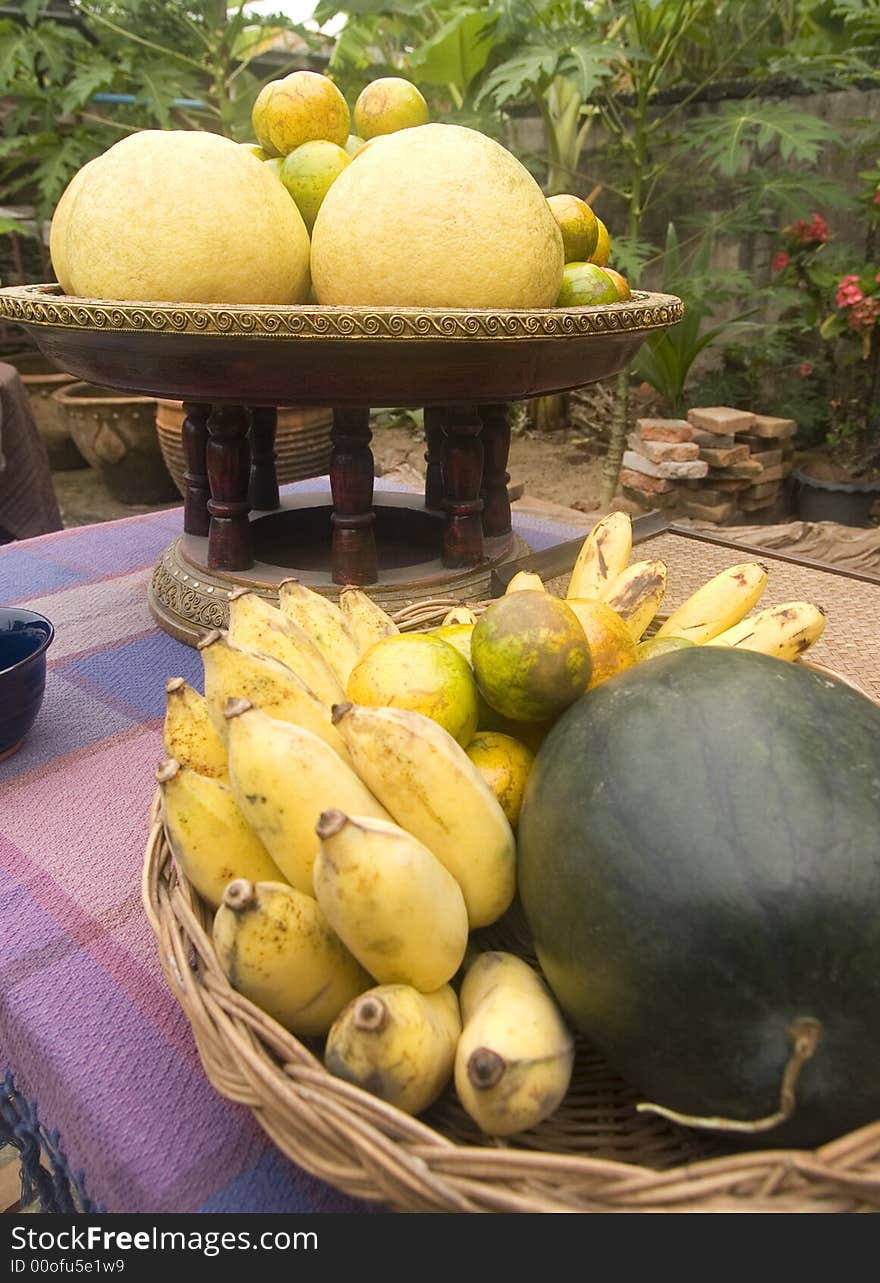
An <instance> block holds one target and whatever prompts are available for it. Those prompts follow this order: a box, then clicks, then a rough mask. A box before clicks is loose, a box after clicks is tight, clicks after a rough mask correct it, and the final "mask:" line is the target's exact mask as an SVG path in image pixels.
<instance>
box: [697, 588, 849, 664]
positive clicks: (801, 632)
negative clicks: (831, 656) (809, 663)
mask: <svg viewBox="0 0 880 1283" xmlns="http://www.w3.org/2000/svg"><path fill="white" fill-rule="evenodd" d="M824 631H825V612H824V610H823V609H822V607H821V606H813V605H812V604H811V603H810V602H808V601H785V602H783V603H782V605H780V606H768V607H767V608H766V609H765V610H759V611H758V613H757V615H751V616H749V618H748V619H743V620H742V621H741V622H740V623H738V624H736V625H735V627H733V628H728V630H727V631H726V632H724V633H720V634H719V635H718V636H717V637H713V638H712V640H711V641H709V642H707V643H706V645H707V646H729V647H732V648H733V649H734V650H755V651H759V652H760V653H761V654H762V655H773V656H774V657H775V658H776V659H797V657H798V655H802V654H803V653H804V651H805V650H807V649H808V648H809V647H810V646H812V644H813V642H815V641H818V640H819V638H820V637H821V636H822V634H823V632H824Z"/></svg>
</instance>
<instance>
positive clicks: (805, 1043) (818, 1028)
mask: <svg viewBox="0 0 880 1283" xmlns="http://www.w3.org/2000/svg"><path fill="white" fill-rule="evenodd" d="M788 1037H789V1040H790V1041H791V1044H792V1050H791V1055H790V1056H789V1058H788V1061H787V1062H786V1065H785V1069H784V1071H783V1074H782V1086H781V1087H780V1090H779V1108H778V1109H777V1110H776V1112H775V1113H773V1114H768V1115H767V1116H766V1118H755V1119H752V1120H751V1121H746V1120H743V1119H738V1118H704V1117H700V1116H699V1115H694V1114H679V1113H677V1111H676V1110H674V1109H666V1108H665V1107H664V1106H663V1105H653V1104H651V1103H650V1101H643V1102H641V1103H640V1104H638V1105H636V1109H637V1110H639V1112H640V1113H649V1114H659V1115H660V1116H661V1117H662V1118H668V1119H669V1120H670V1121H671V1122H673V1123H680V1124H681V1125H682V1126H683V1127H701V1128H703V1129H704V1130H706V1131H715V1132H741V1133H744V1134H746V1135H749V1136H752V1135H754V1134H755V1133H756V1132H769V1131H772V1129H773V1128H774V1127H778V1126H779V1124H780V1123H784V1122H787V1121H788V1119H789V1118H791V1116H792V1114H793V1113H794V1111H795V1106H796V1105H797V1085H798V1081H799V1079H800V1076H801V1070H802V1069H803V1067H804V1065H805V1064H806V1063H807V1061H808V1060H810V1059H812V1056H813V1053H814V1051H815V1050H816V1048H817V1047H818V1045H819V1043H820V1041H821V1039H822V1025H821V1024H820V1023H819V1021H818V1020H814V1019H813V1018H812V1016H805V1017H804V1019H803V1020H796V1021H795V1022H794V1024H792V1025H790V1026H789V1028H788Z"/></svg>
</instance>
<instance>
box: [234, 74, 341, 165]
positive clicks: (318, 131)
mask: <svg viewBox="0 0 880 1283" xmlns="http://www.w3.org/2000/svg"><path fill="white" fill-rule="evenodd" d="M251 123H252V125H253V127H254V133H255V134H256V135H257V141H258V142H259V144H260V146H261V147H262V148H263V150H264V151H267V152H268V153H269V155H270V156H286V155H287V154H288V153H289V152H292V151H293V149H294V147H300V146H302V144H303V143H308V142H311V141H312V139H314V138H326V139H328V140H329V141H330V142H331V143H337V144H338V145H339V146H340V147H344V146H345V142H346V140H347V138H348V130H349V126H350V124H351V113H350V112H349V110H348V103H347V102H346V101H345V98H344V97H343V95H342V93H341V92H340V90H339V89H337V87H336V85H334V83H333V81H332V80H330V79H329V78H328V77H327V76H322V75H321V74H320V73H319V72H317V71H293V72H291V73H290V75H289V76H283V77H282V78H281V79H280V80H270V82H269V84H268V85H264V86H263V88H262V89H261V90H260V92H259V93H258V94H257V98H256V101H255V102H254V106H253V110H252V111H251Z"/></svg>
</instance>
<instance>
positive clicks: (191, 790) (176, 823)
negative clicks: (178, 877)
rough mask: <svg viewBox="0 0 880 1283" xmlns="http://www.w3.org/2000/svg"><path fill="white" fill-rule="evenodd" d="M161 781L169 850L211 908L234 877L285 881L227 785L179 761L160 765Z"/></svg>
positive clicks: (170, 761) (158, 775)
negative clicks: (200, 773) (182, 764)
mask: <svg viewBox="0 0 880 1283" xmlns="http://www.w3.org/2000/svg"><path fill="white" fill-rule="evenodd" d="M156 780H157V782H158V784H159V787H160V788H161V790H162V802H163V819H164V823H165V835H166V837H167V838H168V845H169V846H170V847H171V850H172V852H173V854H174V858H175V860H176V861H177V863H178V865H179V866H180V869H181V871H182V872H183V874H184V875H185V877H186V878H187V879H188V880H189V881H190V882H191V883H192V884H193V886H194V887H195V889H196V890H197V891H198V893H199V895H200V896H202V898H203V899H205V900H207V901H208V903H209V904H210V905H211V907H212V908H215V909H216V907H217V905H218V904H219V903H220V901H221V900H222V898H223V891H224V888H225V887H226V885H227V884H228V883H229V882H231V881H232V880H233V879H234V878H257V879H261V878H262V879H270V880H274V879H277V880H278V881H281V882H283V881H284V875H283V873H282V872H281V870H280V869H279V868H278V866H277V865H276V864H275V862H274V861H273V859H272V857H271V856H270V854H269V852H268V851H267V850H266V848H265V847H264V846H263V843H262V842H261V841H260V839H259V838H258V837H257V835H256V833H254V832H253V830H252V829H251V828H250V827H249V826H248V823H247V821H246V820H245V818H244V816H243V815H242V813H241V811H240V810H239V807H238V804H237V802H236V800H235V798H234V797H233V795H232V790H231V789H230V787H229V785H228V784H224V783H223V782H222V780H212V779H210V778H209V777H208V776H206V775H199V773H198V772H197V771H194V770H192V769H190V768H189V767H187V766H181V764H180V763H179V762H176V761H175V760H174V758H169V759H168V760H167V761H165V762H162V763H161V765H160V766H159V768H158V770H157V771H156Z"/></svg>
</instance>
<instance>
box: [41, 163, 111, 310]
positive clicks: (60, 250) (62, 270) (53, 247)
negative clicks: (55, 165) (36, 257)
mask: <svg viewBox="0 0 880 1283" xmlns="http://www.w3.org/2000/svg"><path fill="white" fill-rule="evenodd" d="M100 159H101V158H100V156H98V157H96V158H95V160H90V161H88V162H87V163H86V164H85V165H83V167H82V169H78V170H77V171H76V173H75V174H74V176H73V178H71V180H70V182H69V183H68V184H67V186H66V187H65V189H64V191H63V192H62V193H61V199H60V200H59V202H58V204H57V205H56V206H55V213H54V214H53V215H52V226H51V227H50V229H49V257H50V258H51V260H52V267H53V269H54V271H55V276H56V278H57V280H58V284H59V285H60V286H61V288H62V289H63V290H64V293H65V294H72V293H73V290H72V289H71V287H70V265H69V263H68V261H67V224H68V223H69V221H70V212H71V210H72V209H73V198H74V196H75V195H76V191H77V188H79V187H80V186H81V184H82V183H83V182H84V181H85V177H86V174H87V173H88V172H89V170H90V169H91V168H92V166H93V165H96V164H97V163H98V161H99V160H100Z"/></svg>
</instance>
